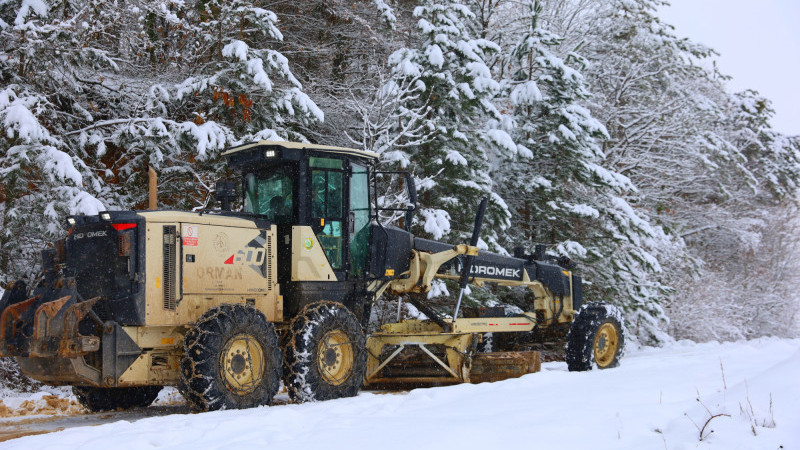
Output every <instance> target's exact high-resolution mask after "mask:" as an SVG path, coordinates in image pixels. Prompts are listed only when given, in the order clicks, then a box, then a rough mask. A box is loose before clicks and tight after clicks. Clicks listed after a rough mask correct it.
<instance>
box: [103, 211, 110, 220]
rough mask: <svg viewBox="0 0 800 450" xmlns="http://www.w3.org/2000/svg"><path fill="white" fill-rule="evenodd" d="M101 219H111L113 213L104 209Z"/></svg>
mask: <svg viewBox="0 0 800 450" xmlns="http://www.w3.org/2000/svg"><path fill="white" fill-rule="evenodd" d="M100 219H102V220H105V221H106V222H110V221H111V213H110V212H108V211H103V212H101V213H100Z"/></svg>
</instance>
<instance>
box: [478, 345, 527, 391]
mask: <svg viewBox="0 0 800 450" xmlns="http://www.w3.org/2000/svg"><path fill="white" fill-rule="evenodd" d="M540 370H542V360H541V355H540V354H539V352H537V351H528V352H494V353H478V354H477V355H475V356H473V357H472V369H471V370H470V372H469V380H470V382H471V383H484V382H491V381H501V380H506V379H509V378H518V377H521V376H523V375H525V374H528V373H535V372H539V371H540Z"/></svg>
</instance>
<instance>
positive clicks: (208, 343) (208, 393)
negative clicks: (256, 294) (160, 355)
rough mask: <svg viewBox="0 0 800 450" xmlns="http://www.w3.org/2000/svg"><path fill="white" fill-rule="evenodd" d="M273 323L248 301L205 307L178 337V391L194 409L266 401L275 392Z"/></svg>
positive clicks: (277, 365)
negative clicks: (180, 345)
mask: <svg viewBox="0 0 800 450" xmlns="http://www.w3.org/2000/svg"><path fill="white" fill-rule="evenodd" d="M281 359H282V358H281V349H280V345H279V342H278V334H277V333H276V332H275V328H274V327H273V326H272V324H271V323H270V322H269V321H267V319H266V317H264V314H262V313H261V312H260V311H258V310H257V309H255V308H253V307H252V306H246V305H222V306H219V307H217V308H213V309H210V310H208V311H207V312H206V313H205V314H203V316H202V317H200V319H199V320H198V321H197V323H195V325H194V327H192V329H191V330H189V332H188V333H187V334H186V337H185V338H184V340H183V356H182V357H181V363H180V372H181V379H180V383H179V384H178V390H179V391H180V393H181V394H183V396H184V397H185V398H186V401H187V402H188V403H189V406H191V408H192V409H193V410H195V411H213V410H217V409H240V408H251V407H254V406H259V405H268V404H270V403H271V402H272V398H273V397H274V396H275V394H276V393H277V392H278V384H279V382H280V379H281Z"/></svg>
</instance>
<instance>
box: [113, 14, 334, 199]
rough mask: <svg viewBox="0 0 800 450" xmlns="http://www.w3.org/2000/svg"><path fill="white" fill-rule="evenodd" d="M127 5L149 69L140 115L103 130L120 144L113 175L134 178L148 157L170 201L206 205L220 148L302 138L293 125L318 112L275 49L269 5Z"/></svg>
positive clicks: (304, 123)
mask: <svg viewBox="0 0 800 450" xmlns="http://www.w3.org/2000/svg"><path fill="white" fill-rule="evenodd" d="M132 13H133V18H134V19H136V20H135V22H134V23H136V24H138V26H139V34H140V35H141V36H143V37H144V38H143V40H142V42H141V43H140V46H141V47H140V49H139V51H138V52H137V55H138V56H139V60H138V62H139V63H140V64H142V65H148V66H149V67H151V70H152V74H151V75H150V77H149V78H148V80H149V82H148V85H147V86H146V89H147V91H146V92H141V96H142V101H141V102H140V104H139V105H137V107H136V111H137V115H138V117H132V120H131V121H130V122H128V123H125V124H121V126H115V127H112V128H110V129H108V131H107V132H106V138H105V139H108V140H111V141H113V142H114V143H115V145H117V146H118V147H119V148H121V149H123V152H124V154H122V155H120V156H121V157H120V158H118V159H116V160H115V161H114V165H115V168H114V169H113V172H114V173H115V174H122V176H124V177H128V178H136V179H137V181H138V180H139V179H140V177H141V168H142V167H146V166H147V165H148V164H149V165H153V166H154V167H156V169H157V170H159V172H160V175H161V177H162V178H163V180H164V183H162V185H163V186H164V188H165V189H164V190H165V195H164V197H165V198H166V199H167V201H168V202H170V204H171V205H173V206H177V207H181V208H193V207H201V206H205V205H206V204H207V203H208V201H209V200H210V194H211V192H212V191H213V182H214V181H215V180H216V179H217V178H219V177H220V176H221V175H222V173H223V166H222V163H221V161H219V160H218V158H217V156H218V155H217V151H218V150H220V149H221V148H223V147H224V146H226V145H230V144H234V143H237V142H242V141H249V140H256V139H278V140H280V139H290V140H301V141H302V140H304V138H303V136H302V135H301V134H299V133H298V132H297V130H298V128H299V127H301V126H307V125H309V124H311V123H316V122H319V121H322V120H323V114H322V111H321V110H320V109H319V108H318V107H317V106H316V105H315V104H314V102H313V101H311V99H310V98H309V97H308V96H307V95H306V94H305V93H304V92H303V91H302V86H301V84H300V82H299V81H297V79H296V78H295V77H294V75H292V72H291V70H290V69H289V64H288V60H287V59H286V57H284V56H283V55H282V54H281V53H280V52H279V51H277V50H275V49H273V47H274V46H275V45H276V43H278V42H280V41H281V40H282V38H283V36H282V35H281V33H280V31H279V30H278V28H277V25H276V24H277V17H276V16H275V14H274V13H272V12H271V11H268V10H266V9H263V8H260V7H257V6H254V5H253V4H252V2H243V1H233V2H221V1H196V2H186V3H180V4H176V3H172V2H166V3H165V2H161V1H151V2H148V3H145V4H143V5H141V8H137V9H136V10H134V11H132ZM131 69H133V68H131ZM130 76H136V72H135V71H133V70H132V71H131V72H130ZM139 182H140V181H139ZM197 185H199V186H201V189H200V190H196V189H191V188H190V187H191V186H197ZM186 192H199V193H200V194H201V195H199V196H197V197H192V196H187V195H186V194H185V193H186ZM135 194H136V195H135V197H131V198H126V199H125V201H124V202H120V203H125V204H137V203H139V202H141V201H142V200H143V197H142V195H143V191H141V190H139V191H137V192H136V193H135Z"/></svg>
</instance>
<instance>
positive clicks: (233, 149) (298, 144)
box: [222, 141, 378, 159]
mask: <svg viewBox="0 0 800 450" xmlns="http://www.w3.org/2000/svg"><path fill="white" fill-rule="evenodd" d="M260 146H269V147H284V148H291V149H301V150H315V151H320V152H330V153H341V154H347V155H352V156H360V157H362V158H368V159H378V154H377V153H375V152H369V151H366V150H356V149H354V148H345V147H333V146H330V145H318V144H307V143H304V142H288V141H258V142H251V143H249V144H243V145H239V146H236V147H231V148H229V149H228V150H227V151H225V152H223V153H222V156H230V155H232V154H234V153H237V152H240V151H242V150H247V149H250V148H253V147H260Z"/></svg>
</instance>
